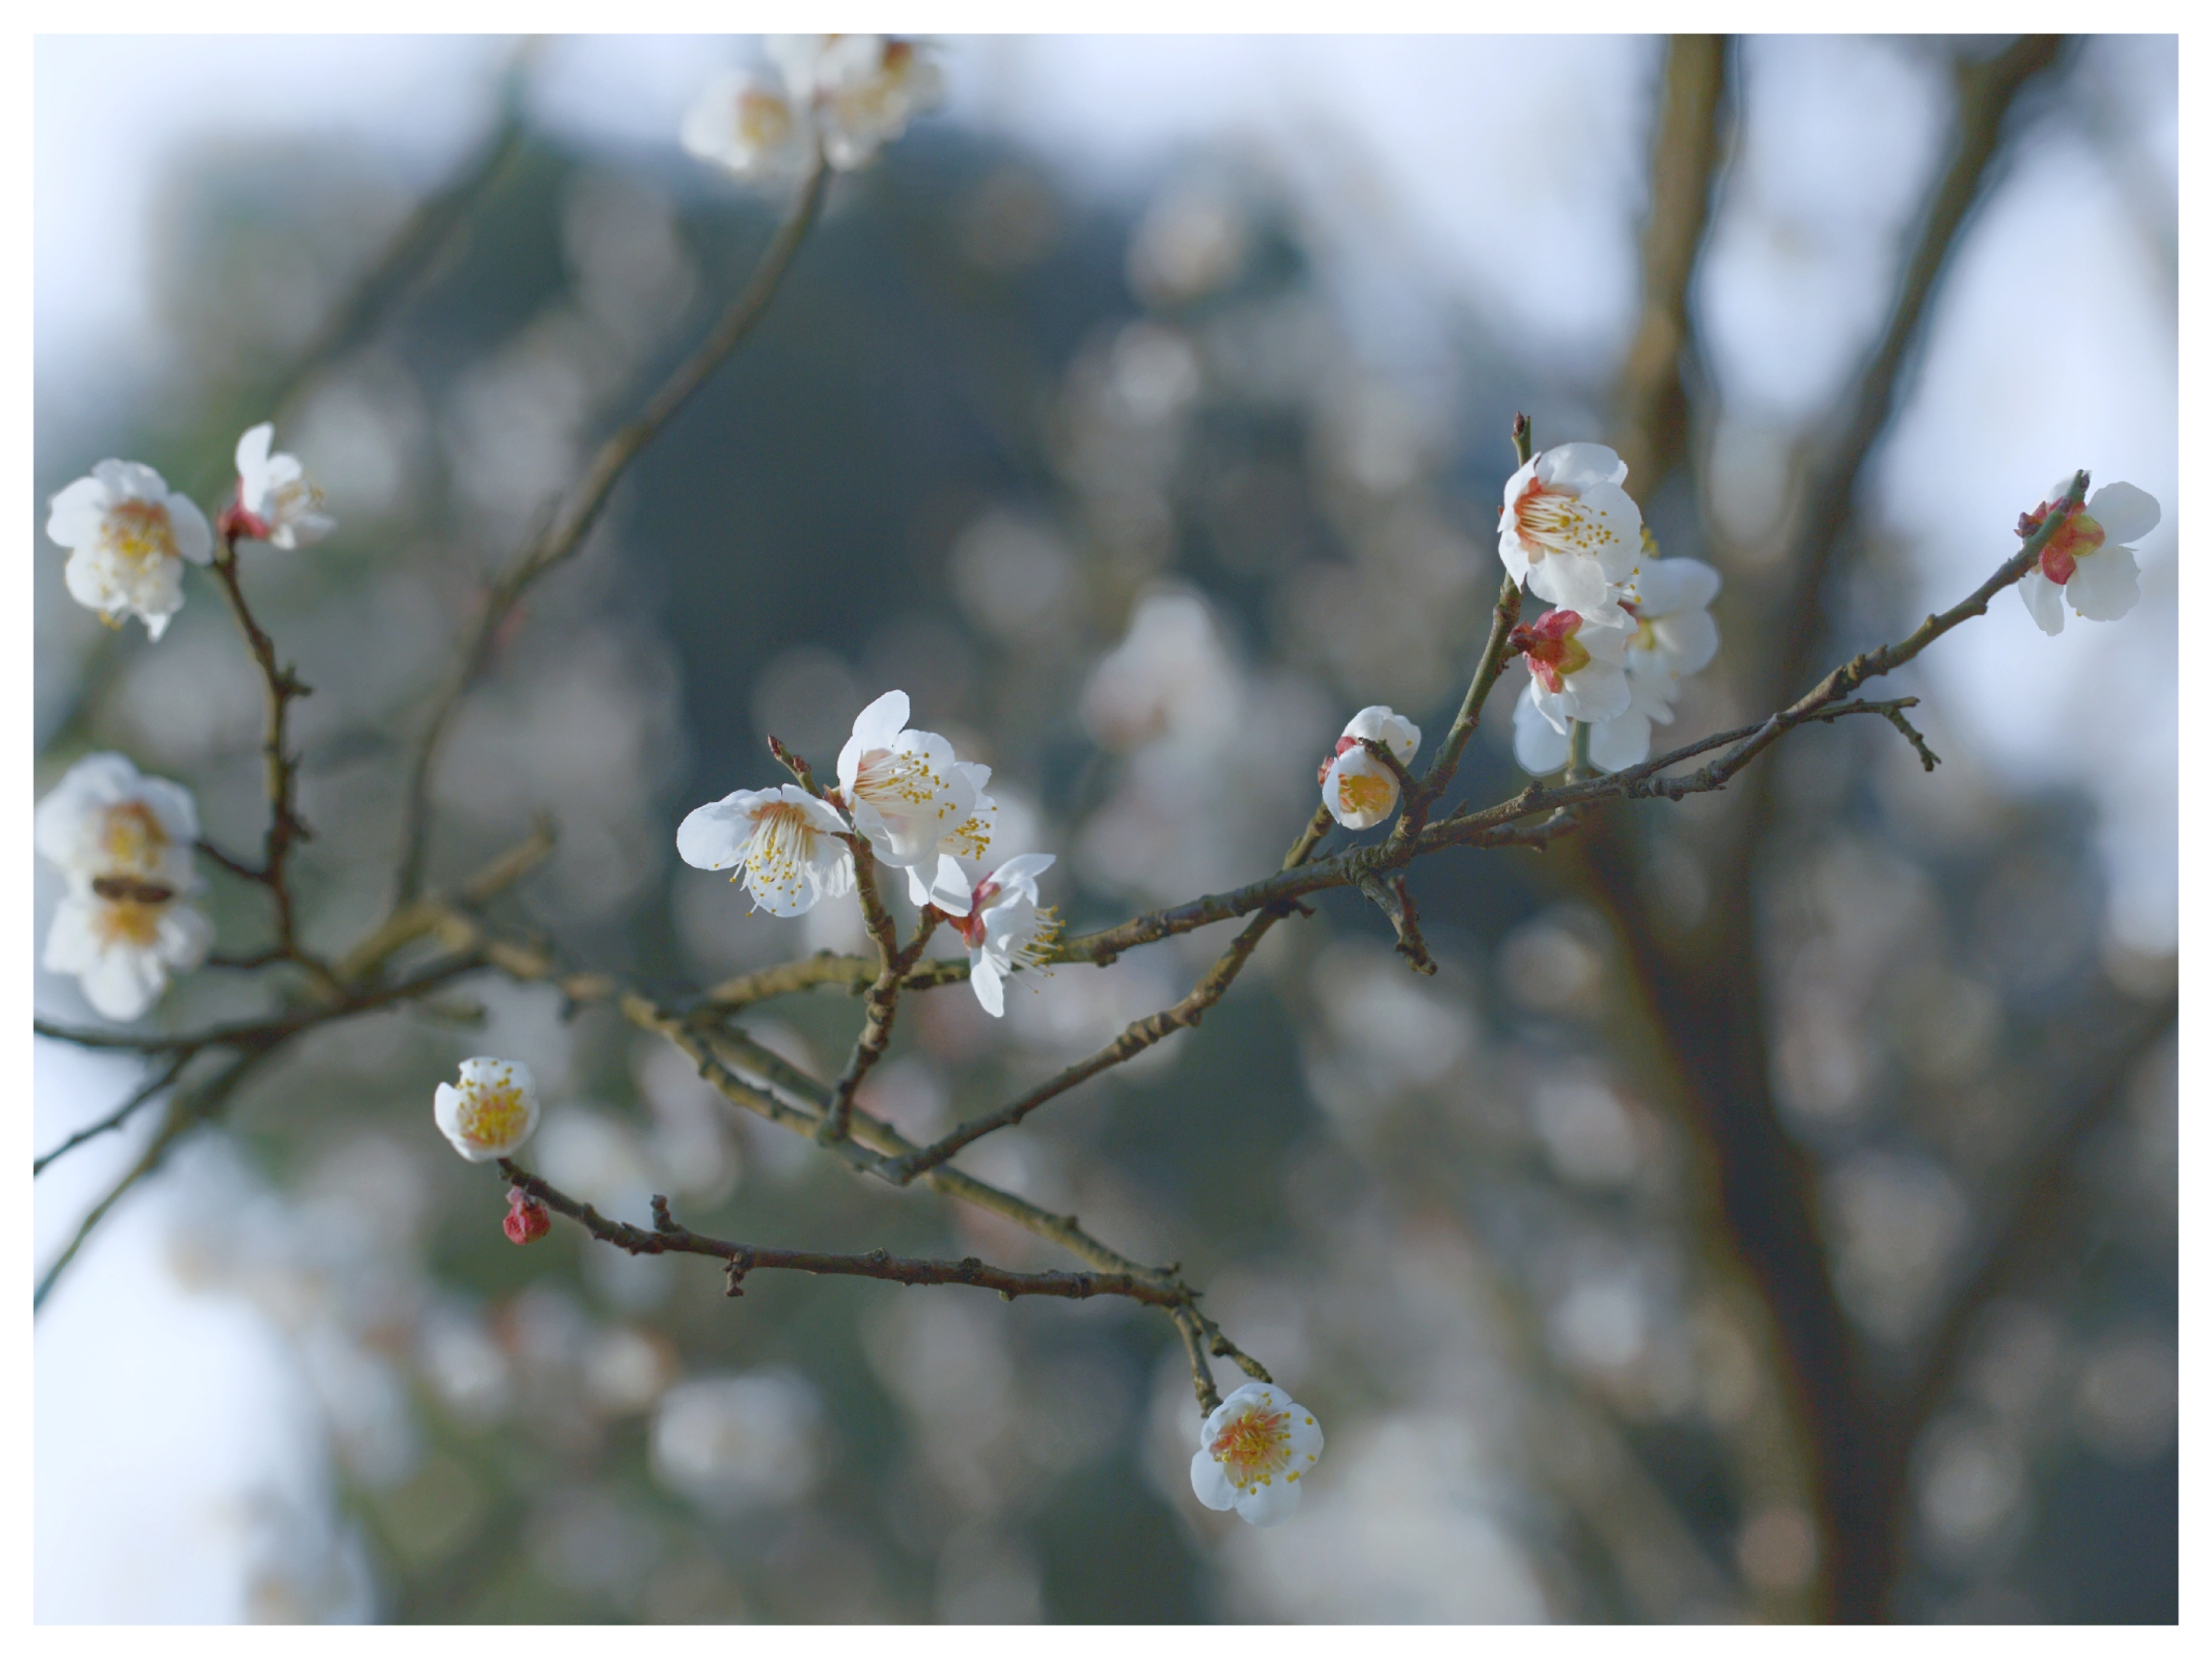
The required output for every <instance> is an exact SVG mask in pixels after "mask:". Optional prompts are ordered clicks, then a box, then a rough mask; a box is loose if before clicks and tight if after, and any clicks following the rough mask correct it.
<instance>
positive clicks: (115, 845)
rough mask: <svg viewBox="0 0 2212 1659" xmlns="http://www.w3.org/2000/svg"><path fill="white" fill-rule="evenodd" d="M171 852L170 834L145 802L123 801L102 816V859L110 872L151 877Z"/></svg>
mask: <svg viewBox="0 0 2212 1659" xmlns="http://www.w3.org/2000/svg"><path fill="white" fill-rule="evenodd" d="M168 850H169V831H167V830H164V829H163V828H162V827H161V820H160V819H158V818H156V817H155V816H154V811H153V809H152V808H151V807H149V806H147V805H146V803H145V802H143V801H122V802H118V804H117V805H115V806H112V807H109V808H107V809H106V810H105V811H104V812H103V813H102V814H101V815H100V856H101V862H102V864H103V865H104V866H105V867H106V868H107V869H109V870H110V871H113V872H116V873H118V874H127V875H134V876H150V875H152V874H154V873H155V872H156V871H157V870H159V869H160V868H161V861H162V854H164V853H165V852H167V851H168Z"/></svg>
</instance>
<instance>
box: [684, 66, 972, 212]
mask: <svg viewBox="0 0 2212 1659" xmlns="http://www.w3.org/2000/svg"><path fill="white" fill-rule="evenodd" d="M766 45H767V51H768V57H769V60H770V61H771V62H772V63H774V65H775V66H776V70H777V74H778V78H779V80H780V81H781V86H780V87H776V86H770V85H767V84H765V83H763V82H761V81H759V80H756V79H755V78H753V77H752V76H750V75H743V74H736V73H730V74H724V75H721V76H718V77H717V78H716V79H715V80H714V81H713V82H711V83H710V84H709V85H708V86H707V88H706V90H705V91H704V92H702V93H701V94H700V95H699V97H698V99H697V101H696V102H695V103H693V104H692V106H691V108H690V110H689V111H688V112H687V113H686V114H685V115H684V118H683V126H682V131H681V136H682V140H683V147H684V148H685V149H686V150H688V151H690V152H691V154H693V155H695V156H697V157H698V158H699V159H700V160H702V161H710V162H713V163H714V164H715V165H716V166H718V167H722V168H726V169H727V170H728V171H730V172H732V173H734V174H736V175H737V176H738V177H740V178H760V177H773V176H777V175H785V174H790V173H795V172H797V171H799V170H801V169H802V168H804V167H805V166H806V165H807V162H808V160H809V158H810V157H812V156H813V155H814V154H815V152H816V150H817V149H818V148H819V149H820V151H821V153H822V157H823V159H824V160H826V161H827V162H829V164H830V166H831V167H833V168H836V169H837V170H838V171H839V172H847V171H850V170H851V169H853V168H856V167H865V166H866V165H867V164H868V163H869V162H870V161H872V160H874V159H875V155H876V152H877V151H878V150H879V149H881V148H882V147H883V146H884V145H885V144H887V143H889V142H890V141H891V140H892V139H895V138H897V137H898V136H899V135H900V134H901V133H903V132H905V131H906V130H907V123H908V122H909V121H910V120H912V119H913V118H914V117H915V116H918V115H920V114H922V113H923V112H924V111H926V110H928V109H930V108H931V107H932V106H933V105H935V104H936V102H937V101H938V99H939V98H940V97H941V96H942V95H943V78H942V76H941V75H940V74H939V72H938V69H937V65H936V64H935V63H933V62H932V61H930V59H929V58H928V56H927V55H926V54H925V53H923V52H922V51H921V49H920V48H919V47H918V46H916V45H915V43H914V42H913V41H911V40H900V39H898V38H896V37H893V36H887V35H771V36H769V37H768V38H767V40H766Z"/></svg>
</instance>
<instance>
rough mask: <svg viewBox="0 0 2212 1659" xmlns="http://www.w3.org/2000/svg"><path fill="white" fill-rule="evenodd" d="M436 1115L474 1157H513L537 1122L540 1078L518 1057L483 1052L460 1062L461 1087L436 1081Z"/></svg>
mask: <svg viewBox="0 0 2212 1659" xmlns="http://www.w3.org/2000/svg"><path fill="white" fill-rule="evenodd" d="M432 1115H433V1116H434V1117H435V1118H436V1120H437V1127H438V1129H439V1131H440V1132H442V1133H443V1135H444V1137H445V1139H446V1140H448V1141H450V1142H452V1143H453V1150H455V1151H456V1152H459V1153H460V1154H461V1156H463V1157H465V1158H467V1159H468V1161H469V1162H471V1163H489V1162H490V1161H491V1160H492V1159H493V1158H503V1157H512V1156H513V1155H514V1152H515V1151H516V1150H517V1149H518V1148H519V1147H520V1146H521V1145H522V1143H523V1142H525V1141H527V1140H528V1139H529V1138H530V1135H531V1133H532V1132H533V1131H535V1130H536V1128H537V1082H536V1080H535V1079H534V1078H533V1077H531V1075H530V1068H529V1067H527V1066H524V1065H523V1064H522V1063H521V1062H520V1061H518V1060H494V1059H492V1058H491V1057H490V1056H488V1055H478V1056H477V1057H476V1058H475V1059H473V1060H464V1061H462V1062H461V1082H460V1086H459V1087H458V1088H455V1087H454V1086H453V1085H452V1084H451V1083H439V1084H438V1085H437V1095H436V1098H435V1103H434V1104H433V1106H432Z"/></svg>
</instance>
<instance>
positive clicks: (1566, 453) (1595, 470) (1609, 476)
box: [1515, 443, 1628, 492]
mask: <svg viewBox="0 0 2212 1659" xmlns="http://www.w3.org/2000/svg"><path fill="white" fill-rule="evenodd" d="M1532 465H1533V466H1534V468H1535V470H1536V475H1537V476H1538V477H1539V478H1541V479H1542V480H1543V481H1544V482H1545V483H1546V484H1557V485H1560V486H1562V487H1563V488H1566V489H1569V490H1574V491H1576V492H1582V491H1585V490H1587V489H1589V488H1590V487H1592V486H1594V485H1600V484H1612V485H1620V484H1625V483H1626V482H1627V481H1628V463H1627V462H1626V461H1624V460H1622V459H1621V458H1620V455H1618V454H1617V453H1615V452H1614V451H1613V450H1612V449H1610V448H1608V447H1607V446H1606V445H1605V444H1603V443H1558V444H1554V445H1552V447H1550V448H1549V449H1546V450H1544V451H1542V453H1541V454H1539V455H1538V456H1537V457H1536V459H1535V461H1534V462H1533V463H1532ZM1515 476H1519V475H1518V474H1516V475H1515Z"/></svg>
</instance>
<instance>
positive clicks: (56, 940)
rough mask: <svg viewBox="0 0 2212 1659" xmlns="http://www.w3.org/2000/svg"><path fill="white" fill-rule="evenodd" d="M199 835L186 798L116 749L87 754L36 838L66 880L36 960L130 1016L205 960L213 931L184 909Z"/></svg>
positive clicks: (41, 820)
mask: <svg viewBox="0 0 2212 1659" xmlns="http://www.w3.org/2000/svg"><path fill="white" fill-rule="evenodd" d="M198 836H199V822H198V815H197V813H196V812H195V810H194V807H193V799H192V795H191V793H190V792H189V791H187V790H185V789H184V788H182V787H181V786H180V785H177V784H174V783H171V782H169V781H168V780H167V779H166V778H155V777H143V776H141V775H140V774H139V771H138V768H137V767H135V766H133V765H132V764H131V763H130V762H129V761H128V760H126V759H124V758H123V757H122V756H121V755H119V754H88V755H86V756H85V758H83V759H82V760H80V761H78V762H77V763H76V764H75V765H74V766H72V767H70V768H69V771H68V773H67V775H65V776H64V777H63V778H62V780H61V782H60V783H58V784H56V785H55V786H54V789H53V792H52V793H51V794H49V795H48V796H47V797H46V798H45V799H44V800H43V801H40V803H39V807H38V811H37V813H36V814H35V815H34V818H33V821H32V838H33V842H34V844H35V845H36V846H37V847H38V849H39V851H40V853H41V854H42V855H44V856H45V857H46V858H47V859H49V860H51V861H52V862H53V863H55V864H57V865H59V866H60V867H61V870H62V874H63V875H64V876H65V877H66V878H67V880H68V884H69V888H68V892H67V893H66V894H65V895H64V896H63V898H62V901H61V904H60V906H59V907H58V908H57V909H55V911H54V917H53V926H52V928H51V929H50V930H49V931H48V932H47V934H46V946H45V953H44V956H43V958H42V961H43V962H44V964H45V966H46V967H47V968H48V969H49V970H51V971H52V972H54V973H57V974H73V975H75V976H76V979H77V983H78V985H79V986H80V987H82V988H83V990H84V993H85V999H86V1000H87V1001H89V1002H90V1003H91V1004H92V1005H93V1007H94V1008H96V1009H97V1010H99V1012H100V1013H101V1014H102V1015H103V1016H104V1017H106V1018H108V1019H112V1020H131V1019H136V1018H137V1017H138V1016H139V1015H140V1014H142V1013H144V1012H145V1011H146V1010H147V1009H148V1008H150V1007H152V1006H153V1005H154V1003H155V1002H156V1001H157V1000H159V999H160V997H161V994H162V992H163V991H164V990H166V989H167V988H169V976H170V975H171V974H172V973H180V974H181V973H189V972H190V971H191V970H193V969H195V968H197V967H198V966H199V965H200V963H201V962H203V961H205V960H206V956H207V948H208V946H209V945H211V944H212V943H213V942H214V928H213V926H212V924H210V923H209V921H208V920H207V918H206V916H205V915H204V914H202V913H201V912H200V911H199V910H198V909H197V908H196V907H194V906H192V905H188V904H186V903H185V902H184V901H185V897H186V895H188V894H191V893H195V892H197V890H198V887H199V877H198V874H197V871H195V870H194V868H193V862H192V855H193V843H194V842H195V841H196V840H197V839H198Z"/></svg>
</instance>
